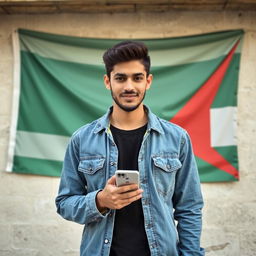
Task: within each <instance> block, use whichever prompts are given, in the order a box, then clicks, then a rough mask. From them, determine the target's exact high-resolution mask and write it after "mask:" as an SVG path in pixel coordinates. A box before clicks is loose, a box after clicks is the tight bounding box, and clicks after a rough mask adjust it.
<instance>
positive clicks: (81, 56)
mask: <svg viewBox="0 0 256 256" xmlns="http://www.w3.org/2000/svg"><path fill="white" fill-rule="evenodd" d="M20 38H21V50H23V51H29V52H32V53H34V54H37V55H39V56H41V57H45V58H49V59H55V60H61V61H67V62H75V63H82V64H89V65H103V61H102V55H103V53H104V50H102V49H92V48H85V47H78V46H71V45H65V44H59V43H55V42H50V41H46V40H41V39H38V38H34V37H30V36H27V35H22V34H21V35H20ZM239 39H240V35H239V36H233V37H230V38H226V39H224V40H219V41H216V42H208V43H205V44H203V43H202V44H200V45H192V46H187V47H181V48H174V49H168V50H150V56H151V62H152V67H161V66H173V65H174V66H177V65H182V64H189V63H195V62H201V61H208V60H212V59H215V58H218V57H221V56H224V55H226V54H227V53H228V52H229V51H230V50H231V48H232V47H233V46H234V44H235V43H236V42H237V41H238V40H239ZM240 51H241V49H240V47H238V48H237V49H236V52H237V53H238V52H240Z"/></svg>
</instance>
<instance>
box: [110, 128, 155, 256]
mask: <svg viewBox="0 0 256 256" xmlns="http://www.w3.org/2000/svg"><path fill="white" fill-rule="evenodd" d="M110 129H111V132H112V135H113V138H114V141H115V143H116V145H117V147H118V169H119V170H138V155H139V151H140V147H141V143H142V140H143V136H144V134H145V132H146V129H147V125H144V126H143V127H141V128H138V129H135V130H129V131H125V130H120V129H118V128H116V127H114V126H110ZM136 255H139V256H149V255H150V251H149V246H148V240H147V236H146V232H145V227H144V216H143V210H142V205H141V200H137V201H135V202H133V203H131V204H130V205H128V206H126V207H124V208H122V209H120V210H116V216H115V225H114V232H113V239H112V245H111V250H110V256H136Z"/></svg>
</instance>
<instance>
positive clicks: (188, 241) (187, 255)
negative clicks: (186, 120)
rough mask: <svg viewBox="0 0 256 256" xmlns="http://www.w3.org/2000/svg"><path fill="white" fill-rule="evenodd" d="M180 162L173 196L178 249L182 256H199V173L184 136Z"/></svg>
mask: <svg viewBox="0 0 256 256" xmlns="http://www.w3.org/2000/svg"><path fill="white" fill-rule="evenodd" d="M180 161H181V163H182V167H181V168H180V169H179V170H178V172H177V175H176V183H175V192H174V196H173V205H174V219H175V220H176V221H177V222H178V224H177V231H178V236H179V242H178V249H179V255H182V256H202V255H205V253H204V249H203V248H201V247H200V236H201V229H202V207H203V198H202V193H201V187H200V180H199V175H198V169H197V165H196V162H195V158H194V154H193V150H192V146H191V142H190V138H189V136H188V134H187V133H186V132H185V133H184V135H183V136H182V139H181V148H180Z"/></svg>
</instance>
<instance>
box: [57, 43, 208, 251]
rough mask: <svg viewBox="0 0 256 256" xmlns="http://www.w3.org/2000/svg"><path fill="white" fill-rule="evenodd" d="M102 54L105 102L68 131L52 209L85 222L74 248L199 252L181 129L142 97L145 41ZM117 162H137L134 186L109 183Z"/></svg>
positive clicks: (196, 206) (192, 168) (197, 203)
mask: <svg viewBox="0 0 256 256" xmlns="http://www.w3.org/2000/svg"><path fill="white" fill-rule="evenodd" d="M103 59H104V62H105V66H106V73H107V74H106V75H105V76H104V83H105V86H106V88H107V89H108V90H110V92H111V95H112V98H113V107H111V108H110V109H109V110H108V112H107V113H106V114H105V115H104V116H103V117H101V118H100V119H98V120H96V121H94V122H92V123H90V124H87V125H85V126H83V127H81V128H80V129H79V130H78V131H76V132H75V133H74V134H73V136H72V138H71V141H70V143H69V145H68V148H67V152H66V155H65V159H64V165H63V170H62V176H61V182H60V188H59V194H58V196H57V198H56V205H57V209H58V210H57V211H58V213H59V214H60V215H61V216H62V217H63V218H65V219H67V220H72V221H75V222H78V223H80V224H84V225H85V227H84V232H83V237H82V242H81V248H80V252H81V254H80V255H82V256H100V255H106V256H107V255H111V256H126V255H127V256H128V255H130V256H146V255H152V256H154V255H155V256H156V255H158V256H160V255H161V256H177V255H182V256H199V255H204V250H203V249H202V248H200V234H201V209H202V207H203V199H202V195H201V190H200V182H199V177H198V171H197V167H196V163H195V159H194V155H193V152H192V147H191V143H190V139H189V137H188V134H187V133H186V131H184V130H183V129H182V128H180V127H178V126H177V125H174V124H172V123H170V122H167V121H165V120H162V119H160V118H158V117H157V116H155V115H154V114H153V113H152V112H151V111H150V109H149V108H148V107H146V106H145V105H143V99H144V97H145V94H146V91H147V90H148V89H149V88H150V85H151V82H152V78H153V77H152V75H151V74H150V73H149V70H150V57H149V56H148V50H147V48H146V46H145V45H144V44H142V43H140V42H132V41H125V42H122V43H119V44H117V45H115V46H114V47H113V48H111V49H108V50H107V51H106V52H105V54H104V56H103ZM117 169H122V170H138V171H139V174H140V185H139V187H138V186H137V185H135V184H131V185H125V186H121V187H117V186H116V177H115V171H116V170H117ZM174 220H176V221H177V223H178V225H177V228H176V226H175V223H174Z"/></svg>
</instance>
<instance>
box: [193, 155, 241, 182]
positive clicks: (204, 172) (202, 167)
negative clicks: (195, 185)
mask: <svg viewBox="0 0 256 256" xmlns="http://www.w3.org/2000/svg"><path fill="white" fill-rule="evenodd" d="M196 161H197V165H198V170H199V175H200V181H201V182H220V181H237V179H236V178H235V177H234V176H233V175H230V174H228V173H227V172H224V171H222V170H219V169H218V168H216V167H213V166H212V165H209V163H207V162H205V161H204V160H202V159H200V158H198V157H196Z"/></svg>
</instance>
